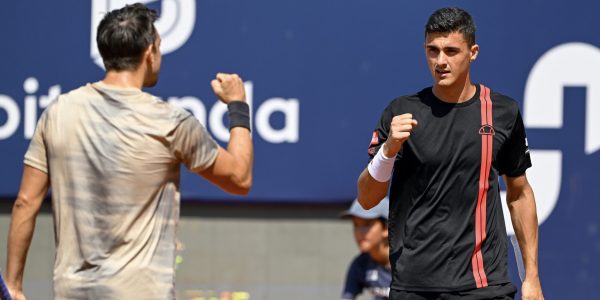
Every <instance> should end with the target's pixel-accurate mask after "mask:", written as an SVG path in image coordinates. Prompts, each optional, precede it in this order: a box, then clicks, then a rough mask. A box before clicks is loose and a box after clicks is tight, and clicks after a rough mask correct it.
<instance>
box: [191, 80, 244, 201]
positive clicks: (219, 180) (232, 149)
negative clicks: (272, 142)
mask: <svg viewBox="0 0 600 300" xmlns="http://www.w3.org/2000/svg"><path fill="white" fill-rule="evenodd" d="M211 85H212V88H213V91H214V92H215V95H217V97H219V99H220V100H221V101H222V102H223V103H225V104H229V103H230V102H232V101H245V100H246V93H245V91H244V83H243V82H242V79H241V78H240V77H239V76H238V75H237V74H223V73H219V74H217V78H216V79H214V80H213V81H212V82H211ZM253 160H254V149H253V145H252V138H251V136H250V130H248V129H247V128H244V127H234V128H232V129H231V130H230V132H229V144H228V145H227V149H226V150H225V149H223V148H221V147H219V152H218V154H217V158H216V159H215V162H214V163H213V165H212V166H210V167H209V168H207V169H206V170H203V171H201V172H200V175H201V176H202V177H204V178H206V179H207V180H208V181H210V182H212V183H213V184H215V185H217V186H218V187H220V188H222V189H223V190H225V191H226V192H229V193H232V194H237V195H246V194H248V193H249V192H250V188H251V187H252V165H253Z"/></svg>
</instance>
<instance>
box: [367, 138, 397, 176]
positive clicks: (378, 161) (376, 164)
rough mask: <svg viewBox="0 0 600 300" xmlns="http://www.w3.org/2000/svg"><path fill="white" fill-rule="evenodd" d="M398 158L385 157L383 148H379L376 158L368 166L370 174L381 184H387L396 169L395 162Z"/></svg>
mask: <svg viewBox="0 0 600 300" xmlns="http://www.w3.org/2000/svg"><path fill="white" fill-rule="evenodd" d="M395 160H396V157H395V156H394V157H385V155H384V154H383V146H381V148H379V151H377V154H375V157H373V159H372V160H371V162H370V163H369V165H368V166H367V170H369V174H371V177H373V179H375V180H377V181H379V182H387V181H389V180H390V178H391V177H392V170H393V169H394V161H395Z"/></svg>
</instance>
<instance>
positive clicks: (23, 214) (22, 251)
mask: <svg viewBox="0 0 600 300" xmlns="http://www.w3.org/2000/svg"><path fill="white" fill-rule="evenodd" d="M49 184H50V181H49V179H48V174H46V173H44V172H42V171H40V170H38V169H35V168H33V167H30V166H28V165H25V167H24V169H23V179H22V180H21V187H20V189H19V194H18V195H17V199H16V201H15V204H14V206H13V210H12V217H11V221H10V229H9V233H8V244H7V245H8V247H7V250H8V251H7V259H6V260H7V261H6V285H7V286H8V288H9V290H10V291H11V293H12V294H13V297H14V298H15V299H17V298H18V297H22V292H23V270H24V269H25V261H26V259H27V251H28V250H29V245H30V244H31V239H32V237H33V230H34V228H35V220H36V218H37V215H38V212H39V211H40V207H41V206H42V202H43V201H44V197H45V196H46V193H47V192H48V187H49Z"/></svg>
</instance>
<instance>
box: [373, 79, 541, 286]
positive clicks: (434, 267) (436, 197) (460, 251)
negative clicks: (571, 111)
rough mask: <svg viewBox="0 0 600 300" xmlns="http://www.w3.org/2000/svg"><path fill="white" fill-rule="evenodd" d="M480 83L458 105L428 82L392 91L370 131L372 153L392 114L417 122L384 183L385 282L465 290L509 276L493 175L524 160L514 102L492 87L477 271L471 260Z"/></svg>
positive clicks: (522, 165)
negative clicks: (388, 272)
mask: <svg viewBox="0 0 600 300" xmlns="http://www.w3.org/2000/svg"><path fill="white" fill-rule="evenodd" d="M480 89H481V88H480V86H479V85H477V92H476V93H475V96H474V97H473V98H472V99H470V100H468V101H466V102H462V103H458V104H450V103H446V102H443V101H441V100H440V99H438V98H437V97H435V96H434V95H433V93H432V89H431V87H430V88H426V89H424V90H422V91H420V92H419V93H417V94H415V95H411V96H403V97H399V98H397V99H395V100H394V101H392V102H391V103H390V104H389V105H388V107H387V108H386V109H385V111H384V112H383V115H382V116H381V119H380V121H379V124H378V126H377V128H376V129H375V132H374V133H373V138H372V140H371V145H370V147H369V155H370V156H371V157H373V156H374V154H375V153H376V152H377V151H378V149H379V147H380V146H381V145H382V144H383V142H385V141H386V139H387V136H388V132H389V128H390V123H391V121H392V118H393V117H394V116H397V115H401V114H404V113H411V114H412V115H413V118H414V119H416V120H417V122H418V125H417V127H416V128H414V130H413V132H412V134H411V136H410V138H409V139H408V140H407V141H406V142H405V143H404V145H403V147H402V149H401V151H400V153H398V155H397V157H396V161H395V164H394V173H393V175H392V182H391V187H390V197H389V198H390V214H389V239H390V246H391V248H390V259H391V264H392V289H398V290H408V291H440V292H443V291H461V290H469V289H473V288H477V287H478V286H477V283H476V280H481V277H482V276H483V277H485V278H486V280H487V285H495V284H503V283H509V282H510V279H509V277H508V272H507V269H508V267H507V239H506V229H505V226H504V217H503V213H502V206H501V202H500V188H499V185H498V176H499V175H503V174H505V175H507V176H513V177H514V176H519V175H522V174H524V173H525V170H526V169H527V168H529V167H530V166H531V160H530V157H529V150H528V147H527V141H526V137H525V130H524V126H523V120H522V118H521V115H520V113H519V108H518V105H517V103H516V102H515V101H514V100H513V99H511V98H509V97H507V96H504V95H501V94H498V93H495V92H493V91H492V92H491V100H492V104H493V109H492V114H493V119H492V121H493V123H492V125H493V128H494V130H495V135H494V136H493V152H492V164H491V168H490V174H489V180H488V181H489V190H488V192H487V201H486V203H485V204H484V205H480V207H479V208H480V211H483V212H484V213H485V223H484V225H485V234H486V238H485V239H484V240H483V242H482V244H481V253H482V263H483V270H484V271H485V273H484V274H481V272H479V271H477V270H480V269H479V268H474V265H475V262H477V263H480V262H481V260H473V256H474V252H475V241H476V238H475V235H476V232H475V231H476V228H475V210H476V207H477V203H478V193H479V180H480V178H479V177H480V165H481V159H482V146H481V144H482V138H481V135H480V133H479V130H480V128H481V127H482V125H481V102H480V100H479V98H480ZM480 203H481V202H480ZM481 209H483V210H481ZM480 228H483V225H482V226H481V227H480ZM476 277H479V279H476ZM480 282H481V281H480ZM484 287H485V285H484Z"/></svg>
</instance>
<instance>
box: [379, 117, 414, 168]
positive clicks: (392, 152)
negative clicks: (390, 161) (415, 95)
mask: <svg viewBox="0 0 600 300" xmlns="http://www.w3.org/2000/svg"><path fill="white" fill-rule="evenodd" d="M416 126H417V120H415V119H413V116H412V114H409V113H407V114H402V115H399V116H395V117H394V118H392V122H391V124H390V132H389V133H388V138H387V140H386V141H385V144H384V147H383V151H384V152H383V154H384V155H385V156H386V157H394V156H396V154H398V152H399V151H400V149H401V148H402V144H404V142H406V140H408V138H409V137H410V133H411V132H412V131H413V129H414V128H415V127H416Z"/></svg>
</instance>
